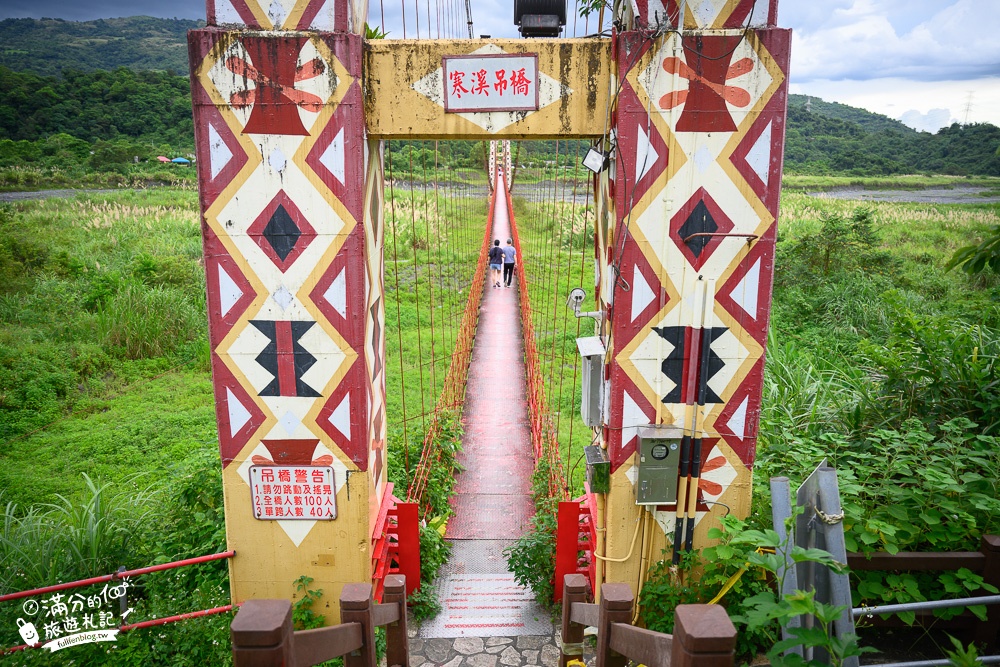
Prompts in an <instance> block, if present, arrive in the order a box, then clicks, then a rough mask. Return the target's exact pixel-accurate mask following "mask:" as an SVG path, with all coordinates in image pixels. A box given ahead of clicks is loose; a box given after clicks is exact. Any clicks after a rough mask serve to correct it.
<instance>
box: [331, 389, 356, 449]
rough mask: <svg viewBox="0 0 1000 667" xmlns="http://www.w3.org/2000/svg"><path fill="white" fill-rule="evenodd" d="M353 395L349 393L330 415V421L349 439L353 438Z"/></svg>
mask: <svg viewBox="0 0 1000 667" xmlns="http://www.w3.org/2000/svg"><path fill="white" fill-rule="evenodd" d="M350 398H351V395H350V394H347V395H345V396H344V399H343V400H342V401H341V402H340V405H338V406H337V407H336V409H335V410H334V411H333V414H331V415H330V423H331V424H332V425H333V427H334V428H335V429H337V430H338V431H340V433H341V435H343V436H344V437H345V438H347V439H348V440H350V439H351V401H350Z"/></svg>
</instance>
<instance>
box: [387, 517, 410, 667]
mask: <svg viewBox="0 0 1000 667" xmlns="http://www.w3.org/2000/svg"><path fill="white" fill-rule="evenodd" d="M413 504H414V505H416V503H413ZM382 604H398V605H399V620H398V621H396V622H395V623H390V624H389V625H387V626H385V639H386V650H385V661H386V662H385V664H386V665H388V666H389V667H393V666H394V665H399V667H410V651H409V648H408V643H409V638H408V637H407V636H406V578H405V577H403V576H402V575H398V574H390V575H389V576H387V577H386V578H385V592H384V593H383V594H382Z"/></svg>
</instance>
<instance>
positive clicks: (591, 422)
mask: <svg viewBox="0 0 1000 667" xmlns="http://www.w3.org/2000/svg"><path fill="white" fill-rule="evenodd" d="M576 347H577V349H578V350H580V359H581V361H582V364H581V365H582V367H583V368H582V370H583V374H582V375H583V380H582V381H583V393H582V394H581V400H580V416H581V417H583V423H584V424H586V425H587V426H591V427H593V426H600V425H601V407H602V406H601V398H602V397H603V395H604V392H603V391H601V388H602V387H603V385H604V354H605V349H604V343H603V342H602V341H601V337H600V336H590V337H589V338H577V339H576Z"/></svg>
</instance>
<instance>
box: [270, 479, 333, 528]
mask: <svg viewBox="0 0 1000 667" xmlns="http://www.w3.org/2000/svg"><path fill="white" fill-rule="evenodd" d="M250 499H251V502H252V503H253V515H254V517H255V518H257V519H261V520H264V521H270V520H279V519H280V520H292V521H294V520H296V519H298V520H306V521H331V520H333V519H336V518H337V487H336V486H335V485H334V483H333V468H332V467H330V466H250Z"/></svg>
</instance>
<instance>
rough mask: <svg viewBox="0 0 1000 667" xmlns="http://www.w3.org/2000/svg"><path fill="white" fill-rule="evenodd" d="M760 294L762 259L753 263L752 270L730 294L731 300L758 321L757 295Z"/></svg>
mask: <svg viewBox="0 0 1000 667" xmlns="http://www.w3.org/2000/svg"><path fill="white" fill-rule="evenodd" d="M759 292H760V258H759V257H758V258H757V261H756V262H754V263H753V266H751V267H750V270H749V271H747V273H746V275H745V276H743V280H741V281H740V282H739V283H738V284H737V285H736V287H734V288H733V291H732V292H730V293H729V296H730V298H732V300H733V301H734V302H735V303H736V305H737V306H739V307H740V308H742V309H743V311H744V312H745V313H746V314H747V315H749V316H750V317H752V318H753V319H755V320H756V319H757V295H758V294H759Z"/></svg>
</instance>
